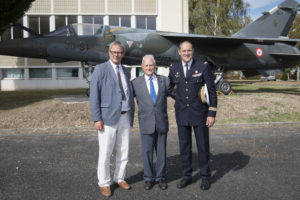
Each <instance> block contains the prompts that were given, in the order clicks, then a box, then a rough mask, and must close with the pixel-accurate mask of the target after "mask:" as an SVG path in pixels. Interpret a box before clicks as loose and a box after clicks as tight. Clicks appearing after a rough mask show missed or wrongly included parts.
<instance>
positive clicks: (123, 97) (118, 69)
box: [117, 65, 126, 100]
mask: <svg viewBox="0 0 300 200" xmlns="http://www.w3.org/2000/svg"><path fill="white" fill-rule="evenodd" d="M117 76H118V80H119V86H120V89H121V93H122V100H126V96H125V92H124V88H123V84H122V80H121V75H120V66H119V65H117Z"/></svg>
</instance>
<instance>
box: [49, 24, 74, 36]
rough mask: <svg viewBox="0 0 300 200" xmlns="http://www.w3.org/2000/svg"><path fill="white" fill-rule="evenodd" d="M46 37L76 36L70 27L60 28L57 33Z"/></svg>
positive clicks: (51, 33) (54, 32)
mask: <svg viewBox="0 0 300 200" xmlns="http://www.w3.org/2000/svg"><path fill="white" fill-rule="evenodd" d="M45 35H46V36H72V35H74V31H73V29H72V27H70V25H68V26H63V27H60V28H58V29H56V30H55V31H52V32H50V33H48V34H45Z"/></svg>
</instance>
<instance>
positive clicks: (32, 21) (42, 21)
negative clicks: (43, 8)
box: [28, 16, 50, 36]
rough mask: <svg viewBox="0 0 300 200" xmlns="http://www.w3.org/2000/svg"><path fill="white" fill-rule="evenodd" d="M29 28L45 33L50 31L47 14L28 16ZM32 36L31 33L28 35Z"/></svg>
mask: <svg viewBox="0 0 300 200" xmlns="http://www.w3.org/2000/svg"><path fill="white" fill-rule="evenodd" d="M28 21H29V22H28V23H29V28H30V29H31V30H33V31H34V32H36V33H39V34H45V33H49V31H50V24H49V16H28ZM30 36H33V35H30Z"/></svg>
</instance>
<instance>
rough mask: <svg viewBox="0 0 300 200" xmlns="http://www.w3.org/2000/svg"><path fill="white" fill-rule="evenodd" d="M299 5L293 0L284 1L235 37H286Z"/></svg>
mask: <svg viewBox="0 0 300 200" xmlns="http://www.w3.org/2000/svg"><path fill="white" fill-rule="evenodd" d="M299 8H300V4H298V2H296V1H295V0H285V1H284V2H282V3H281V4H279V5H278V6H276V7H275V8H273V9H271V10H270V11H269V12H264V13H263V15H262V16H261V17H260V18H258V19H257V20H255V21H254V22H252V23H250V24H249V25H248V26H246V27H244V28H243V29H241V30H240V31H239V32H237V33H235V34H234V35H233V36H235V37H264V38H278V37H280V36H282V37H286V36H287V34H288V32H289V30H290V28H291V26H292V24H293V21H294V19H295V17H296V15H297V11H298V10H299Z"/></svg>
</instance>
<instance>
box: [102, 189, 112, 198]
mask: <svg viewBox="0 0 300 200" xmlns="http://www.w3.org/2000/svg"><path fill="white" fill-rule="evenodd" d="M100 192H101V194H102V195H103V196H105V197H110V196H111V191H110V187H109V186H105V187H100Z"/></svg>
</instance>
